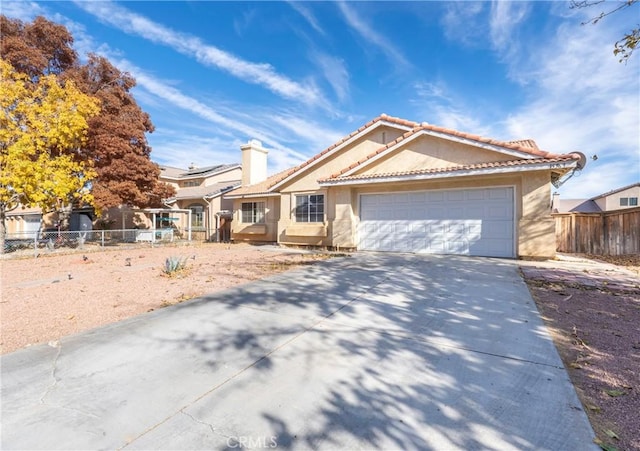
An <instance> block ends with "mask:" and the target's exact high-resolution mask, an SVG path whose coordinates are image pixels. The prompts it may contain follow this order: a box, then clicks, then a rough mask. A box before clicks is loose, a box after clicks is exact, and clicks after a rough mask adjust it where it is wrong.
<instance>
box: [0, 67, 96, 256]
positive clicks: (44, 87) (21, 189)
mask: <svg viewBox="0 0 640 451" xmlns="http://www.w3.org/2000/svg"><path fill="white" fill-rule="evenodd" d="M99 111H100V106H99V101H98V100H97V99H95V98H93V97H90V96H87V95H86V94H84V93H82V92H81V91H80V90H79V89H78V88H77V87H76V85H75V83H73V81H67V82H65V83H64V84H62V83H60V82H59V80H58V79H57V78H56V77H55V76H54V75H45V76H41V77H39V78H38V80H37V81H36V82H33V81H32V80H30V79H29V77H28V76H27V75H26V74H23V73H20V72H17V71H16V70H15V69H14V68H13V66H12V65H11V64H9V63H8V62H7V61H5V60H4V59H2V58H0V253H1V252H4V244H5V243H4V241H5V235H6V234H5V232H6V223H5V221H6V214H7V212H9V211H11V210H13V209H15V208H18V207H19V206H23V207H32V206H37V207H40V208H41V209H42V210H43V211H50V210H52V209H55V208H56V206H58V205H59V204H60V203H64V202H66V203H69V202H72V201H73V200H76V199H77V200H80V201H82V202H84V203H92V202H93V197H92V196H91V194H90V192H89V190H88V189H87V187H88V184H89V183H90V182H91V180H92V179H93V178H94V177H95V176H96V172H95V171H94V170H93V168H92V165H91V162H83V161H80V160H78V159H77V158H76V157H75V155H77V154H78V153H79V152H80V150H81V149H82V146H83V145H84V143H85V142H86V139H87V130H88V128H89V125H88V122H87V119H88V118H90V117H92V116H95V115H96V114H98V112H99Z"/></svg>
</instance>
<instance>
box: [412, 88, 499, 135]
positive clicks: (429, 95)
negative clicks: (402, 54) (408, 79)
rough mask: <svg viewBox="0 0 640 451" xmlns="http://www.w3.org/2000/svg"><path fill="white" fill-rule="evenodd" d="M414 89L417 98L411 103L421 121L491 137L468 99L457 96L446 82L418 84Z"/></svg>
mask: <svg viewBox="0 0 640 451" xmlns="http://www.w3.org/2000/svg"><path fill="white" fill-rule="evenodd" d="M414 88H415V93H416V98H415V99H411V100H410V102H411V103H412V104H414V105H416V106H417V109H418V114H419V116H420V118H419V120H420V121H423V120H424V121H427V122H430V123H432V124H436V125H439V126H442V127H447V128H452V129H454V130H459V131H465V132H470V133H474V134H479V135H485V136H491V129H490V128H489V127H487V126H486V125H485V124H484V123H483V119H482V117H480V116H479V115H475V114H473V108H471V107H470V106H469V105H468V104H467V99H460V98H458V97H457V96H455V95H454V94H453V93H452V92H451V90H450V89H449V87H448V86H447V85H446V83H445V82H443V81H439V82H418V83H416V84H415V85H414Z"/></svg>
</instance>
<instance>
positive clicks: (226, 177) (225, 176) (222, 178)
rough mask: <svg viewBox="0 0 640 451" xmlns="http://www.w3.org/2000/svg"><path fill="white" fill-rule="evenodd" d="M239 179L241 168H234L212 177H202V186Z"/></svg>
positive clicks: (240, 177)
mask: <svg viewBox="0 0 640 451" xmlns="http://www.w3.org/2000/svg"><path fill="white" fill-rule="evenodd" d="M240 179H242V168H235V169H232V170H230V171H226V172H223V173H222V174H218V175H216V176H213V177H207V178H206V179H204V186H211V185H213V184H215V183H221V182H233V181H237V180H240Z"/></svg>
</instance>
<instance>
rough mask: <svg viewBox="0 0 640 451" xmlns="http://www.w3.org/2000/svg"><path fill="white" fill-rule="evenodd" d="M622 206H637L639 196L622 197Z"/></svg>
mask: <svg viewBox="0 0 640 451" xmlns="http://www.w3.org/2000/svg"><path fill="white" fill-rule="evenodd" d="M620 206H621V207H637V206H638V198H637V197H621V198H620Z"/></svg>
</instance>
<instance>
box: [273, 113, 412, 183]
mask: <svg viewBox="0 0 640 451" xmlns="http://www.w3.org/2000/svg"><path fill="white" fill-rule="evenodd" d="M383 134H384V140H385V141H386V142H391V141H393V140H394V139H395V138H397V137H398V136H400V135H401V134H402V131H401V130H397V129H395V128H390V127H385V126H381V127H378V128H377V129H376V130H374V131H373V132H371V133H369V134H367V135H366V136H364V137H362V138H360V139H358V140H356V141H355V142H354V143H352V144H350V145H349V146H347V147H345V148H344V149H341V150H340V151H338V152H336V153H335V154H334V155H332V156H330V157H327V158H325V159H324V160H323V161H322V162H320V163H318V164H317V165H315V166H313V167H311V168H310V169H308V170H303V171H300V173H299V174H298V175H297V176H296V177H295V178H294V179H292V180H291V181H289V182H287V183H286V184H284V185H283V186H282V187H281V189H280V191H281V192H312V191H314V190H317V189H320V185H319V184H318V180H319V179H322V178H325V177H328V176H330V175H332V174H334V173H336V172H338V171H341V170H342V169H344V168H346V167H348V166H349V165H351V164H352V163H353V162H355V161H358V160H360V159H362V158H364V157H366V156H368V155H369V154H370V153H372V152H374V151H375V150H377V149H379V148H380V147H381V146H383Z"/></svg>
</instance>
